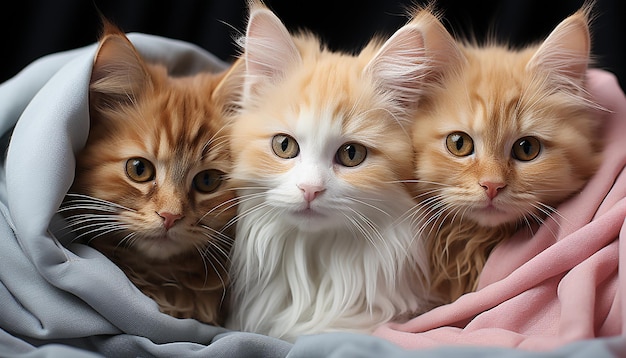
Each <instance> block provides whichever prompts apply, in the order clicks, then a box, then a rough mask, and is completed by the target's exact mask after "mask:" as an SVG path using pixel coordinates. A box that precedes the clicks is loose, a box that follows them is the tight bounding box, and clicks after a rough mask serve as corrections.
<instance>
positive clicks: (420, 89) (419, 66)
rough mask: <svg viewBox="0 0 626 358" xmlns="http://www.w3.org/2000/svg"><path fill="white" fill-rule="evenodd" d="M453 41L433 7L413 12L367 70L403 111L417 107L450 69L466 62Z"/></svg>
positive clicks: (373, 59) (384, 45) (383, 46)
mask: <svg viewBox="0 0 626 358" xmlns="http://www.w3.org/2000/svg"><path fill="white" fill-rule="evenodd" d="M463 59H464V58H463V55H462V53H461V52H460V50H459V49H458V47H457V45H456V43H455V41H454V39H453V38H452V36H451V35H450V34H449V33H448V31H447V30H446V29H445V27H444V26H443V25H442V24H441V22H440V21H439V19H438V17H437V16H436V15H435V14H434V13H433V12H432V9H431V8H430V7H427V8H418V9H416V10H414V14H413V16H412V19H411V20H410V21H409V22H408V23H407V24H406V25H404V26H403V27H401V28H400V29H399V30H398V31H396V32H395V33H394V34H393V35H392V36H391V37H390V38H389V39H388V40H387V41H386V42H385V43H384V44H383V45H382V47H381V48H380V50H379V51H378V53H376V55H375V56H374V57H373V58H372V60H371V61H370V63H369V64H368V65H367V67H366V69H365V70H366V71H369V72H370V73H371V74H372V76H374V77H375V78H376V79H377V80H378V81H379V82H380V83H381V84H382V85H383V86H384V87H385V88H386V89H387V90H390V91H392V92H393V93H394V96H395V97H396V100H397V101H399V102H400V105H401V106H403V107H410V106H412V105H414V104H415V103H416V102H417V100H418V99H419V98H420V97H421V96H422V95H423V93H424V92H425V91H428V87H429V86H430V85H432V84H436V83H437V82H438V79H439V77H440V76H441V74H442V73H444V72H445V71H446V69H447V68H448V67H450V66H454V65H456V64H457V63H458V62H460V61H463Z"/></svg>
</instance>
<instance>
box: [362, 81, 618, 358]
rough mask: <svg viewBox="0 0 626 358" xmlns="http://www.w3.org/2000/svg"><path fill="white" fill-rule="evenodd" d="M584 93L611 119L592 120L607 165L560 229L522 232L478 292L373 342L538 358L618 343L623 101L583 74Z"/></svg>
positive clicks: (610, 84) (549, 226)
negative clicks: (577, 346) (527, 353)
mask: <svg viewBox="0 0 626 358" xmlns="http://www.w3.org/2000/svg"><path fill="white" fill-rule="evenodd" d="M588 90H589V91H590V93H591V94H592V96H593V98H594V101H596V103H598V104H600V105H601V106H603V107H605V108H607V109H608V110H609V111H610V113H609V112H604V113H599V114H598V120H601V121H603V122H604V123H603V126H604V136H605V139H606V149H605V158H604V160H603V164H602V166H601V168H600V169H599V171H598V173H597V175H595V176H594V177H593V178H592V180H591V181H590V182H589V183H588V185H587V186H586V187H585V188H584V190H583V191H582V192H581V193H580V194H579V195H577V196H575V197H574V198H572V199H571V200H569V201H567V202H565V203H564V204H562V205H561V206H559V207H558V211H559V212H560V214H561V215H562V216H557V217H556V220H557V221H558V223H557V222H555V221H546V224H544V225H543V226H542V227H541V228H539V229H538V230H537V231H536V232H535V234H534V235H533V236H531V234H530V233H529V232H528V231H529V230H522V231H521V232H519V233H518V234H517V235H516V236H515V237H513V238H512V239H511V240H508V241H506V242H505V243H504V244H503V245H500V246H499V247H497V248H496V249H495V250H494V251H493V253H492V254H491V256H490V257H489V259H488V261H487V264H486V266H485V269H484V271H483V273H482V275H481V278H480V284H479V289H478V291H477V292H473V293H470V294H466V295H464V296H462V297H461V298H459V299H458V300H457V301H456V302H453V303H451V304H449V305H446V306H442V307H438V308H436V309H434V310H432V311H430V312H427V313H425V314H423V315H421V316H419V317H416V318H414V319H413V320H411V321H409V322H407V323H405V324H389V325H385V326H383V327H380V328H379V329H378V330H377V331H376V332H374V335H376V336H379V337H383V338H386V339H388V340H390V341H392V342H395V343H397V344H399V345H401V346H403V347H406V348H427V347H435V346H440V345H488V346H503V347H518V348H522V349H528V350H536V351H539V350H550V349H553V348H555V347H557V346H561V345H563V344H566V343H569V342H572V341H576V340H583V339H589V338H595V337H607V336H620V335H622V336H624V335H625V332H626V330H625V329H624V328H625V327H624V324H625V322H626V319H625V318H626V313H625V311H624V309H625V308H626V305H625V303H626V302H624V299H625V295H624V289H625V287H626V272H624V270H625V269H626V243H625V242H624V239H626V223H625V218H626V170H625V168H624V167H625V165H626V97H625V96H624V93H623V92H622V90H621V89H620V87H619V85H618V84H617V81H616V78H615V77H614V76H613V75H612V74H609V73H607V72H605V71H601V70H590V71H589V83H588ZM620 238H621V240H620ZM620 271H621V272H620ZM620 273H621V275H620Z"/></svg>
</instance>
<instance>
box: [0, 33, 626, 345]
mask: <svg viewBox="0 0 626 358" xmlns="http://www.w3.org/2000/svg"><path fill="white" fill-rule="evenodd" d="M129 38H130V39H131V41H132V42H133V43H134V44H135V46H136V47H137V48H138V50H139V51H140V52H141V53H142V55H143V56H145V57H146V58H147V59H149V60H158V61H162V62H163V63H165V64H167V65H168V67H169V68H170V70H171V71H172V72H173V73H176V74H191V73H194V72H196V71H200V70H213V71H217V70H219V69H222V68H224V67H225V66H226V65H227V64H225V63H223V62H221V61H220V60H219V59H218V58H217V57H215V56H213V55H212V54H210V53H208V52H206V51H204V50H202V49H200V48H198V47H196V46H194V45H191V44H189V43H185V42H181V41H176V40H171V39H167V38H161V37H157V36H150V35H145V34H139V33H134V34H130V35H129ZM95 49H96V47H95V44H94V45H91V46H87V47H85V48H79V49H76V50H71V51H67V52H62V53H56V54H53V55H49V56H46V57H43V58H41V59H40V60H37V61H35V62H33V63H32V64H31V65H29V66H28V67H26V68H25V69H24V70H23V71H21V72H20V73H19V74H17V75H16V76H15V77H13V78H12V79H10V80H8V81H6V82H5V83H3V84H0V135H1V137H0V148H1V149H2V150H3V152H4V151H6V157H4V158H3V160H2V163H1V164H2V167H1V168H0V213H1V215H0V302H2V304H1V305H0V356H20V357H98V356H115V357H136V356H143V357H149V356H154V357H171V356H182V357H238V356H254V357H351V356H352V357H357V356H358V357H381V356H385V357H477V356H483V357H492V356H493V357H496V356H498V357H583V356H594V357H619V356H625V355H626V339H625V338H624V334H623V332H624V326H623V325H624V323H623V322H624V314H623V312H622V310H623V308H622V307H624V305H623V299H624V298H623V293H622V292H621V287H623V286H624V282H623V280H624V277H623V276H624V274H623V273H622V277H621V278H620V277H619V274H618V272H619V270H620V267H621V266H624V265H620V258H621V257H624V255H620V250H621V253H624V250H625V249H624V247H623V245H622V246H620V245H621V244H620V240H619V237H620V235H624V232H626V228H623V227H624V217H625V216H626V200H625V199H624V197H625V196H626V195H625V194H626V178H625V177H624V175H621V174H622V171H623V168H624V165H625V163H626V146H625V145H624V144H623V143H622V139H621V136H622V135H624V134H626V99H625V98H624V95H623V93H622V92H621V91H620V89H619V87H618V86H617V84H616V82H615V79H614V77H612V76H611V75H610V74H608V73H607V72H602V71H592V72H590V78H591V90H592V93H593V95H594V96H595V99H596V100H597V101H598V102H600V103H601V104H602V105H603V106H605V107H607V108H609V109H611V110H612V111H613V112H612V113H603V114H599V116H598V118H599V120H602V121H604V122H605V123H604V124H605V127H606V129H605V133H606V139H607V144H608V146H607V157H606V159H605V162H604V164H603V167H602V168H601V170H600V172H599V173H598V175H597V176H596V177H594V179H593V180H592V182H591V183H590V184H589V186H588V187H587V188H585V190H584V191H583V192H582V193H581V194H580V195H579V196H577V197H576V198H573V199H572V200H570V201H569V202H567V203H566V204H564V205H563V206H562V207H560V208H559V210H560V212H561V213H562V215H563V217H565V218H567V220H566V219H563V220H559V221H560V224H559V225H556V224H554V223H550V224H547V225H545V226H544V227H541V228H539V229H538V231H537V232H536V234H535V235H534V236H533V237H532V238H531V237H529V236H528V235H526V236H524V235H523V234H520V235H519V236H518V237H516V238H514V239H513V240H510V241H509V242H508V243H507V244H506V245H503V246H501V247H499V248H498V249H497V250H496V251H495V252H494V253H493V255H492V257H491V258H490V259H489V261H488V263H487V267H486V268H485V274H484V276H483V277H482V281H481V289H480V291H478V292H476V293H473V294H468V295H466V296H464V297H462V298H461V299H459V300H458V301H457V302H455V303H453V304H450V305H447V306H444V307H441V308H438V309H436V310H434V311H432V312H430V313H427V314H425V315H423V316H421V317H417V318H416V319H414V320H413V321H411V322H409V323H407V324H404V325H399V326H392V325H389V326H385V327H383V328H381V329H380V330H378V331H377V332H376V335H378V336H380V337H375V336H366V335H355V334H344V333H329V334H323V335H315V336H307V337H302V338H301V339H299V340H298V341H296V342H295V344H291V343H287V342H284V341H280V340H277V339H274V338H270V337H266V336H262V335H258V334H250V333H242V332H229V331H227V330H225V329H223V328H218V327H212V326H209V325H206V324H202V323H199V322H197V321H195V320H191V319H176V318H173V317H170V316H167V315H165V314H162V313H160V312H159V310H158V307H157V305H156V303H154V302H153V301H152V300H150V299H149V298H147V297H146V296H145V295H143V294H142V293H141V292H140V291H139V290H138V289H137V288H135V286H133V285H132V284H131V283H130V281H129V280H128V279H127V278H126V276H125V275H124V273H123V272H122V271H121V270H120V269H119V268H117V266H115V265H114V264H113V263H111V262H110V261H109V260H108V259H106V258H105V257H104V256H103V255H101V254H100V253H99V252H97V251H96V250H94V249H92V248H90V247H88V246H86V245H83V244H79V243H72V242H70V241H69V240H68V238H67V237H63V236H61V235H57V234H56V233H57V232H58V231H57V229H58V220H59V219H58V216H57V215H56V211H57V209H58V207H59V204H60V203H61V201H62V199H63V196H64V195H65V193H66V192H67V190H68V188H69V187H70V185H71V183H72V180H73V173H74V165H75V161H74V158H75V157H74V155H75V153H76V152H77V151H79V150H80V149H81V148H82V146H83V145H84V143H85V140H86V138H87V133H88V130H89V117H88V101H87V99H88V98H87V96H88V82H89V76H90V71H91V66H92V62H93V55H94V53H95ZM622 270H623V269H622ZM417 332H421V333H417ZM467 346H473V347H467ZM584 354H585V355H584Z"/></svg>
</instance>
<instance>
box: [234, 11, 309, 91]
mask: <svg viewBox="0 0 626 358" xmlns="http://www.w3.org/2000/svg"><path fill="white" fill-rule="evenodd" d="M249 7H250V17H249V19H248V27H247V29H246V36H245V39H244V45H243V47H244V55H243V56H244V59H245V66H246V79H245V82H244V98H248V96H250V95H253V94H254V93H256V91H257V89H258V86H259V84H261V83H263V82H265V81H270V82H275V81H277V80H280V79H281V78H283V76H284V75H285V70H286V69H287V68H289V67H290V66H292V65H294V64H297V63H299V62H300V61H301V57H300V53H299V52H298V49H297V48H296V45H295V43H294V42H293V40H292V38H291V35H290V34H289V31H288V30H287V28H286V27H285V25H284V24H283V23H282V22H281V21H280V19H279V18H278V17H277V16H276V15H275V14H274V13H273V12H272V11H271V10H269V9H268V8H267V7H266V6H265V5H264V4H263V3H262V2H260V1H251V2H250V3H249Z"/></svg>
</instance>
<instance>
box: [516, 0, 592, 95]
mask: <svg viewBox="0 0 626 358" xmlns="http://www.w3.org/2000/svg"><path fill="white" fill-rule="evenodd" d="M590 10H591V8H590V6H584V7H583V8H582V9H580V10H579V11H577V12H576V13H575V14H573V15H571V16H570V17H568V18H566V19H565V20H563V21H562V22H561V23H560V24H559V25H558V26H557V27H556V28H555V29H554V30H553V31H552V33H550V35H549V36H548V37H547V38H546V40H545V41H544V42H543V43H542V44H541V46H539V49H538V50H537V52H536V53H535V54H534V55H533V57H532V58H531V59H530V61H529V62H528V64H527V66H526V68H527V69H528V70H539V71H543V72H545V73H546V74H548V76H549V78H550V79H551V80H553V81H555V82H556V83H558V84H561V85H565V86H568V87H572V86H573V87H575V88H577V87H580V86H581V85H582V82H583V79H584V77H585V72H586V71H587V67H588V65H589V62H590V47H591V44H590V43H591V39H590V34H589V13H590Z"/></svg>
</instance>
